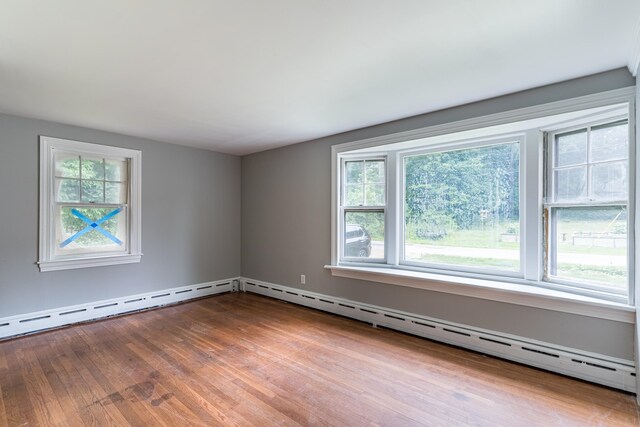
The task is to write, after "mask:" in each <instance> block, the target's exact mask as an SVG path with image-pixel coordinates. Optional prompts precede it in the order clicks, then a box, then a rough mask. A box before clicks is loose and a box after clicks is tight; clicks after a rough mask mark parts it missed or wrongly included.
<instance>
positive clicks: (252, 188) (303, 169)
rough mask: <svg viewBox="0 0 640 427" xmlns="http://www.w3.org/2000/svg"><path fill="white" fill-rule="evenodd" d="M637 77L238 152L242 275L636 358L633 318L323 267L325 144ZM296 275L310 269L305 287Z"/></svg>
mask: <svg viewBox="0 0 640 427" xmlns="http://www.w3.org/2000/svg"><path fill="white" fill-rule="evenodd" d="M634 84H635V81H634V79H633V78H632V76H631V75H630V74H629V72H628V71H627V70H626V69H619V70H614V71H610V72H607V73H602V74H598V75H594V76H589V77H585V78H580V79H576V80H571V81H567V82H563V83H560V84H555V85H551V86H546V87H542V88H538V89H534V90H529V91H525V92H520V93H517V94H512V95H508V96H503V97H499V98H495V99H491V100H486V101H482V102H478V103H474V104H470V105H465V106H462V107H458V108H452V109H448V110H443V111H439V112H435V113H431V114H426V115H421V116H416V117H412V118H408V119H404V120H399V121H395V122H391V123H387V124H383V125H378V126H374V127H370V128H365V129H361V130H356V131H353V132H348V133H344V134H340V135H335V136H332V137H328V138H323V139H319V140H315V141H310V142H306V143H302V144H297V145H293V146H288V147H284V148H280V149H275V150H270V151H265V152H262V153H257V154H253V155H249V156H245V157H243V158H242V275H243V276H244V277H248V278H253V279H257V280H264V281H267V282H272V283H276V284H282V285H287V286H292V287H297V288H304V289H307V290H310V291H314V292H319V293H324V294H328V295H333V296H337V297H343V298H349V299H352V300H356V301H361V302H365V303H369V304H375V305H380V306H384V307H390V308H394V309H397V310H404V311H408V312H413V313H418V314H422V315H427V316H432V317H436V318H440V319H445V320H448V321H452V322H458V323H463V324H467V325H473V326H476V327H481V328H487V329H493V330H497V331H502V332H505V333H510V334H515V335H520V336H525V337H529V338H533V339H537V340H542V341H547V342H551V343H556V344H559V345H564V346H568V347H575V348H579V349H583V350H587V351H593V352H596V353H601V354H606V355H610V356H613V357H620V358H624V359H629V360H633V357H634V354H633V346H634V339H633V337H634V326H633V325H631V324H625V323H619V322H614V321H608V320H602V319H594V318H589V317H585V316H579V315H569V314H563V313H559V312H554V311H549V310H543V309H536V308H531V307H524V306H519V305H512V304H507V303H499V302H493V301H489V300H483V299H475V298H470V297H464V296H457V295H450V294H445V293H439V292H431V291H425V290H419V289H412V288H406V287H401V286H393V285H385V284H380V283H374V282H367V281H360V280H349V279H341V278H335V277H333V276H331V273H330V272H329V271H328V270H326V269H324V265H326V264H329V263H330V255H331V233H330V228H331V191H330V184H331V148H330V147H331V145H333V144H340V143H344V142H349V141H356V140H360V139H364V138H369V137H374V136H379V135H385V134H390V133H395V132H399V131H404V130H410V129H416V128H421V127H426V126H432V125H436V124H441V123H448V122H452V121H456V120H462V119H466V118H471V117H477V116H482V115H486V114H491V113H496V112H501V111H508V110H512V109H516V108H522V107H526V106H530V105H536V104H541V103H546V102H552V101H557V100H561V99H567V98H572V97H577V96H581V95H586V94H590V93H596V92H601V91H605V90H611V89H616V88H620V87H626V86H632V85H634ZM425 96H428V94H426V95H425ZM300 274H306V275H307V283H306V285H304V286H301V285H300V284H299V283H300Z"/></svg>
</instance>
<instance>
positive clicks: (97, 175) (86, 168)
mask: <svg viewBox="0 0 640 427" xmlns="http://www.w3.org/2000/svg"><path fill="white" fill-rule="evenodd" d="M81 167H82V179H83V180H84V179H104V163H103V161H102V159H92V158H88V157H82V166H81Z"/></svg>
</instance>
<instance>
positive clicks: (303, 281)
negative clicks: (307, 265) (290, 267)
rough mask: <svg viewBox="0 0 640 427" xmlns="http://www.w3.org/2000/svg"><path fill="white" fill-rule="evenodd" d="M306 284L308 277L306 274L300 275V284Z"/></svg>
mask: <svg viewBox="0 0 640 427" xmlns="http://www.w3.org/2000/svg"><path fill="white" fill-rule="evenodd" d="M305 283H307V276H305V275H304V274H301V275H300V284H301V285H304V284H305Z"/></svg>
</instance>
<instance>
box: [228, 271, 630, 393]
mask: <svg viewBox="0 0 640 427" xmlns="http://www.w3.org/2000/svg"><path fill="white" fill-rule="evenodd" d="M240 285H241V289H242V290H244V291H246V292H252V293H256V294H260V295H264V296H268V297H271V298H276V299H280V300H284V301H287V302H291V303H294V304H299V305H302V306H306V307H311V308H314V309H318V310H322V311H326V312H329V313H334V314H338V315H341V316H345V317H350V318H352V319H357V320H360V321H362V322H367V323H370V324H372V325H374V326H383V327H385V328H390V329H395V330H398V331H402V332H406V333H409V334H412V335H417V336H420V337H424V338H429V339H432V340H434V341H440V342H444V343H447V344H452V345H455V346H459V347H463V348H467V349H471V350H475V351H478V352H481V353H485V354H489V355H492V356H497V357H500V358H504V359H508V360H513V361H515V362H520V363H523V364H526V365H530V366H535V367H538V368H542V369H545V370H548V371H552V372H557V373H560V374H564V375H568V376H571V377H575V378H580V379H584V380H587V381H591V382H594V383H598V384H603V385H606V386H609V387H614V388H617V389H621V390H625V391H629V392H634V393H635V392H636V381H635V376H636V370H635V364H634V362H633V361H631V360H623V359H616V358H612V357H609V356H605V355H601V354H595V353H589V352H585V351H582V350H579V349H574V348H568V347H562V346H558V345H555V344H551V343H545V342H540V341H536V340H531V339H528V338H524V337H518V336H514V335H508V334H503V333H501V332H497V331H489V330H484V329H479V328H474V327H471V326H467V325H461V324H455V323H450V322H446V321H443V320H439V319H434V318H430V317H425V316H420V315H416V314H411V313H405V312H399V311H395V310H391V309H387V308H384V307H378V306H372V305H367V304H362V303H359V302H355V301H350V300H345V299H341V298H335V297H332V296H328V295H322V294H317V293H314V292H308V291H304V290H300V289H296V288H291V287H287V286H281V285H276V284H272V283H267V282H262V281H259V280H252V279H248V278H242V279H241V283H240Z"/></svg>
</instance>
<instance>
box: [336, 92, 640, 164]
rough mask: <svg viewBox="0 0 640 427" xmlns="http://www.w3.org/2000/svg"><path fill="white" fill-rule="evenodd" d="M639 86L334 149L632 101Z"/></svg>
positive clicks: (427, 136) (425, 135) (368, 139)
mask: <svg viewBox="0 0 640 427" xmlns="http://www.w3.org/2000/svg"><path fill="white" fill-rule="evenodd" d="M634 93H635V86H629V87H624V88H620V89H614V90H610V91H606V92H600V93H595V94H591V95H584V96H580V97H577V98H571V99H565V100H561V101H555V102H550V103H547V104H539V105H534V106H531V107H524V108H519V109H516V110H510V111H503V112H500V113H494V114H489V115H486V116H480V117H473V118H470V119H464V120H458V121H455V122H449V123H443V124H439V125H434V126H429V127H425V128H420V129H413V130H409V131H404V132H398V133H393V134H389V135H382V136H376V137H373V138H367V139H362V140H358V141H352V142H345V143H343V144H336V145H333V146H332V147H331V149H332V152H333V153H336V154H337V153H342V152H345V151H352V150H359V149H363V148H370V147H376V146H379V145H386V144H393V143H396V142H405V141H410V140H413V139H422V138H430V137H433V136H439V135H446V134H450V133H457V132H463V131H468V130H474V129H479V128H484V127H489V126H497V125H504V124H509V123H513V122H519V121H524V120H531V119H537V118H541V117H547V116H554V115H557V114H563V113H570V112H573V111H579V110H586V109H589V108H596V107H603V106H606V105H610V104H617V103H624V102H629V100H631V99H633V97H634Z"/></svg>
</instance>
